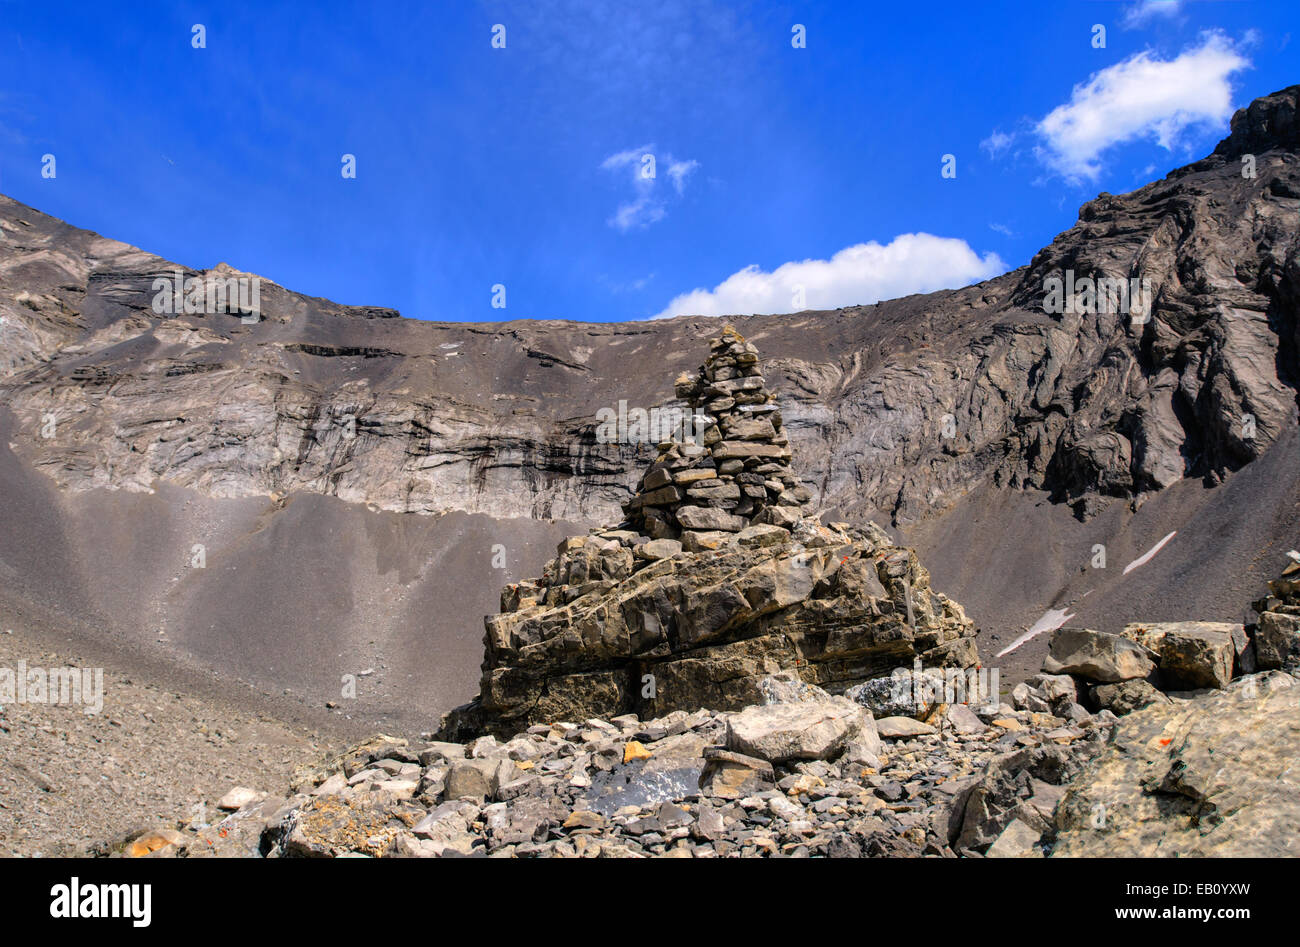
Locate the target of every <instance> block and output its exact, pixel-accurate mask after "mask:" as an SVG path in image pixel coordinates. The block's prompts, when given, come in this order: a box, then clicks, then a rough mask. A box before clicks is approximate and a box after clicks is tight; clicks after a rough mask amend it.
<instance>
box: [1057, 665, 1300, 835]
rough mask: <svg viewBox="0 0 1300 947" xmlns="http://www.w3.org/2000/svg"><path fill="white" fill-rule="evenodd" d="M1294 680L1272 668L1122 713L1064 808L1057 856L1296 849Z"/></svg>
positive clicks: (1298, 787)
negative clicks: (1204, 691) (1193, 695)
mask: <svg viewBox="0 0 1300 947" xmlns="http://www.w3.org/2000/svg"><path fill="white" fill-rule="evenodd" d="M1298 688H1300V684H1298V682H1297V681H1296V680H1295V678H1293V677H1291V676H1289V675H1286V674H1283V673H1281V672H1278V671H1272V672H1269V673H1265V674H1258V675H1252V676H1249V677H1245V678H1241V679H1239V680H1236V681H1234V682H1233V683H1232V684H1231V685H1230V686H1229V687H1228V689H1226V690H1224V691H1220V692H1214V693H1211V694H1209V695H1205V696H1200V697H1197V698H1195V699H1192V700H1181V701H1174V702H1172V703H1157V704H1151V705H1149V706H1147V707H1146V708H1144V709H1142V710H1138V711H1136V712H1134V713H1131V714H1129V715H1128V716H1127V717H1124V718H1123V719H1122V720H1121V721H1120V722H1119V724H1118V726H1116V728H1115V730H1114V733H1113V736H1112V738H1111V742H1110V743H1109V744H1108V745H1107V746H1106V748H1105V749H1104V750H1103V751H1102V753H1101V755H1100V756H1099V757H1098V758H1097V759H1096V760H1095V761H1094V762H1093V764H1092V765H1091V766H1089V767H1088V769H1087V770H1086V771H1085V772H1084V773H1083V774H1082V775H1081V776H1080V777H1079V778H1078V779H1077V780H1075V781H1074V783H1073V784H1072V785H1071V787H1070V790H1069V792H1067V794H1066V796H1065V798H1064V799H1063V800H1062V802H1061V805H1060V806H1059V807H1058V809H1057V811H1056V827H1057V842H1056V847H1055V849H1054V852H1053V854H1055V855H1057V856H1077V857H1085V858H1087V857H1143V858H1145V857H1152V856H1214V857H1254V858H1260V857H1265V858H1267V857H1277V856H1294V855H1296V854H1297V851H1296V847H1295V840H1296V838H1297V837H1300V767H1298V766H1297V765H1296V760H1297V759H1300V699H1297V696H1298V695H1300V689H1298Z"/></svg>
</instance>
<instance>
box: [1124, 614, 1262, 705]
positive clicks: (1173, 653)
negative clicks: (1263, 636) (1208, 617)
mask: <svg viewBox="0 0 1300 947" xmlns="http://www.w3.org/2000/svg"><path fill="white" fill-rule="evenodd" d="M1121 634H1122V636H1123V637H1125V638H1128V639H1130V640H1131V641H1135V642H1137V643H1138V644H1139V645H1141V646H1142V647H1144V648H1146V649H1147V650H1148V651H1151V652H1152V653H1154V654H1155V655H1156V656H1157V660H1158V662H1159V664H1160V680H1161V683H1162V684H1163V685H1164V686H1165V688H1166V689H1167V690H1195V689H1197V688H1200V687H1219V688H1222V687H1227V686H1228V682H1229V681H1230V680H1232V668H1233V663H1234V660H1235V659H1236V656H1237V650H1238V643H1239V642H1240V643H1242V645H1244V643H1245V640H1246V636H1245V628H1244V626H1242V625H1234V624H1232V623H1230V622H1213V621H1170V622H1142V623H1133V624H1129V625H1126V626H1125V627H1124V631H1123V632H1122V633H1121Z"/></svg>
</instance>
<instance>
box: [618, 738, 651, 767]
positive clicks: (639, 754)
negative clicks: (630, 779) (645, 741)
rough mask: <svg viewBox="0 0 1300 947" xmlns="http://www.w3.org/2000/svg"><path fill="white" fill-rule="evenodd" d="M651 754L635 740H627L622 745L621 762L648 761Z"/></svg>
mask: <svg viewBox="0 0 1300 947" xmlns="http://www.w3.org/2000/svg"><path fill="white" fill-rule="evenodd" d="M651 755H652V754H651V753H650V751H649V750H647V749H646V748H645V747H644V746H642V745H641V744H640V743H638V742H637V741H636V740H629V741H628V742H627V743H625V744H624V745H623V762H624V763H625V764H626V763H631V762H632V761H633V760H648V759H650V757H651Z"/></svg>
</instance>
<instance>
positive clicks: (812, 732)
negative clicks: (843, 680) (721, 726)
mask: <svg viewBox="0 0 1300 947" xmlns="http://www.w3.org/2000/svg"><path fill="white" fill-rule="evenodd" d="M873 730H874V721H873V720H872V719H871V714H870V713H869V712H867V711H866V710H865V709H863V708H862V707H859V706H858V705H857V704H855V703H853V701H851V700H846V699H844V698H843V697H832V698H830V699H829V700H823V701H801V702H798V703H786V704H767V705H763V706H757V707H747V708H746V709H745V710H742V711H741V712H740V713H737V714H732V715H731V716H730V717H728V718H727V748H728V749H729V750H733V751H735V752H737V753H743V754H745V755H747V756H754V757H757V758H759V759H763V760H768V761H770V762H781V761H784V760H792V759H802V760H825V759H829V758H831V757H833V756H835V755H836V754H838V753H839V751H840V750H842V749H843V748H844V745H845V744H846V743H849V742H851V741H855V740H859V739H861V738H862V736H863V735H864V733H870V732H872V731H873Z"/></svg>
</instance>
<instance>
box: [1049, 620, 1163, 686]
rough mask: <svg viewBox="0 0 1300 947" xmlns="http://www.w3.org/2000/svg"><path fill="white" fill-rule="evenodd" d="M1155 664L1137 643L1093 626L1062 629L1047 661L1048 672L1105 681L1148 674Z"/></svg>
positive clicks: (1129, 678)
mask: <svg viewBox="0 0 1300 947" xmlns="http://www.w3.org/2000/svg"><path fill="white" fill-rule="evenodd" d="M1155 666H1156V665H1155V662H1154V661H1152V660H1151V655H1150V653H1149V652H1148V651H1147V650H1146V649H1145V648H1143V647H1142V646H1140V645H1139V644H1137V642H1135V641H1132V640H1130V639H1128V638H1122V637H1120V636H1119V635H1111V634H1107V633H1106V632H1102V631H1093V630H1092V629H1091V628H1058V629H1057V630H1056V631H1055V632H1054V633H1053V634H1052V640H1051V642H1050V644H1049V645H1048V655H1047V657H1046V658H1045V659H1044V660H1043V670H1044V671H1045V672H1046V673H1048V674H1073V675H1076V676H1077V677H1084V678H1087V679H1088V680H1092V681H1103V682H1105V683H1114V682H1115V681H1128V680H1133V679H1134V678H1143V677H1146V676H1147V675H1148V674H1150V673H1151V672H1152V671H1153V670H1155Z"/></svg>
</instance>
